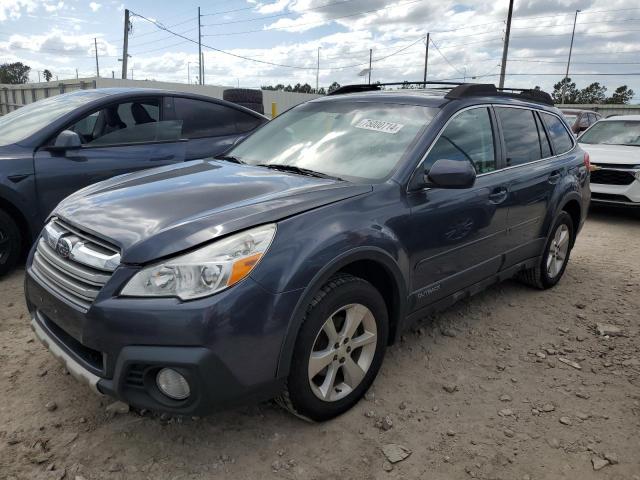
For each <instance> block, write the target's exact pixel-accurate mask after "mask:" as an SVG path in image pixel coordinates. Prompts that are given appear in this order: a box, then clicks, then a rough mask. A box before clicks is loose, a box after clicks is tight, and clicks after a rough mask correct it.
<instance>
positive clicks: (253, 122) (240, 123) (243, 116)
mask: <svg viewBox="0 0 640 480" xmlns="http://www.w3.org/2000/svg"><path fill="white" fill-rule="evenodd" d="M233 112H234V113H233V117H234V121H235V124H236V131H237V133H246V132H250V131H251V130H254V129H256V128H258V127H259V126H260V125H262V124H263V123H264V121H263V120H261V119H260V118H256V117H254V116H253V115H249V114H248V113H244V112H241V111H240V110H233Z"/></svg>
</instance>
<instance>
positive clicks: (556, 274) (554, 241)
mask: <svg viewBox="0 0 640 480" xmlns="http://www.w3.org/2000/svg"><path fill="white" fill-rule="evenodd" d="M574 235H575V232H574V227H573V219H572V218H571V216H570V215H569V214H568V213H567V212H564V211H563V212H561V213H560V215H558V217H557V218H556V221H555V222H554V224H553V228H552V229H551V234H550V236H549V238H548V239H547V243H546V245H545V249H544V253H543V255H542V259H541V261H540V263H539V264H538V265H537V266H536V267H534V268H530V269H528V270H525V271H524V272H522V273H521V274H520V279H521V280H522V281H524V282H525V283H528V284H529V285H532V286H534V287H536V288H540V289H547V288H551V287H553V286H554V285H556V284H557V283H558V282H559V281H560V279H561V278H562V275H563V274H564V271H565V269H566V268H567V263H568V262H569V255H570V254H571V249H572V248H573V242H574Z"/></svg>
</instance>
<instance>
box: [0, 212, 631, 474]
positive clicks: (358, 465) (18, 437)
mask: <svg viewBox="0 0 640 480" xmlns="http://www.w3.org/2000/svg"><path fill="white" fill-rule="evenodd" d="M639 239H640V216H638V215H635V214H633V213H624V212H616V211H596V212H592V214H591V216H590V218H589V220H588V222H587V224H586V225H585V228H584V230H583V232H582V233H581V235H580V237H579V239H578V242H577V244H576V247H575V249H574V251H573V253H572V258H571V262H570V264H569V267H568V269H567V272H566V275H565V277H564V279H563V280H562V282H561V283H560V284H559V285H558V286H557V287H556V288H555V289H553V290H550V291H545V292H540V291H536V290H532V289H530V288H528V287H526V286H523V285H520V284H518V283H516V282H507V283H504V284H502V285H499V286H496V287H494V288H491V289H490V290H488V291H486V292H484V293H482V294H480V295H478V296H476V297H474V298H472V299H469V300H467V301H464V302H461V303H459V304H458V305H456V306H454V307H453V308H450V309H449V310H447V311H446V312H444V313H442V314H440V315H437V316H436V317H434V318H431V319H426V320H425V321H424V322H421V323H420V324H419V325H417V326H416V328H415V329H414V330H413V331H412V332H408V333H406V334H405V335H404V336H403V340H402V341H401V342H400V343H399V344H397V345H396V346H394V347H392V348H391V349H390V350H388V354H387V358H386V359H385V362H384V365H383V367H382V370H381V372H380V375H379V377H378V379H377V380H376V382H375V383H374V386H373V388H372V389H371V391H370V392H369V393H368V394H367V397H366V400H363V401H362V402H360V403H359V404H358V405H357V406H356V407H355V408H354V409H353V410H352V411H350V412H349V413H347V414H346V415H343V416H342V417H340V418H338V419H336V420H334V421H331V422H328V423H325V424H319V425H311V424H308V423H305V422H302V421H300V420H298V419H296V418H294V417H292V416H290V415H289V414H287V413H285V412H284V411H282V410H280V409H279V408H277V407H275V406H274V405H272V404H261V405H258V406H253V407H245V408H239V409H237V410H233V411H226V412H220V413H218V414H216V415H213V416H210V417H207V418H203V419H191V418H165V417H164V416H162V417H161V416H158V415H153V414H151V413H143V414H141V413H140V412H130V413H113V412H108V411H107V409H106V407H107V406H108V405H109V404H110V403H112V402H111V401H110V400H109V399H102V400H101V399H100V398H98V397H96V396H94V395H93V394H92V393H91V392H90V391H89V390H88V389H87V388H86V387H83V386H82V385H80V384H78V383H77V382H76V381H74V380H73V379H72V378H71V377H70V376H69V375H66V374H65V372H64V371H63V369H62V367H61V366H60V365H59V364H58V363H57V362H56V360H54V359H53V357H52V356H51V355H50V354H49V353H48V352H47V351H46V350H45V349H44V347H42V346H41V345H40V344H39V343H38V342H37V341H36V340H34V336H33V334H32V332H31V330H30V329H29V327H28V315H27V312H26V308H25V307H24V301H23V297H22V279H23V272H22V271H16V272H14V273H13V274H12V275H10V276H9V277H8V278H5V279H3V280H1V281H0V392H1V395H2V396H1V397H0V478H2V479H4V478H14V477H15V478H25V479H27V478H28V479H32V478H49V479H61V478H67V479H80V480H81V479H82V478H85V479H94V478H95V479H99V478H109V479H111V478H115V479H118V478H127V479H138V478H140V479H146V478H153V479H164V478H171V479H201V478H202V479H204V478H213V477H215V478H229V479H256V478H262V479H267V478H285V479H297V478H300V479H332V478H334V479H351V478H353V479H364V478H367V479H369V478H376V479H377V478H382V479H387V478H389V479H393V478H409V479H414V478H415V479H417V478H438V479H449V478H456V479H457V478H504V479H527V478H529V479H543V478H544V479H556V478H558V479H560V478H562V479H575V478H580V479H590V478H620V479H634V480H636V479H638V480H640V436H639V435H638V431H640V430H639V429H640V342H639V339H640V249H639V247H640V243H639ZM598 323H600V324H603V325H606V326H609V327H616V328H617V329H618V330H617V333H615V335H607V336H603V335H601V334H600V333H599V332H598V326H597V324H598ZM600 327H602V325H601V326H600ZM601 332H602V330H601ZM613 332H616V330H615V329H614V330H613ZM392 462H395V463H392Z"/></svg>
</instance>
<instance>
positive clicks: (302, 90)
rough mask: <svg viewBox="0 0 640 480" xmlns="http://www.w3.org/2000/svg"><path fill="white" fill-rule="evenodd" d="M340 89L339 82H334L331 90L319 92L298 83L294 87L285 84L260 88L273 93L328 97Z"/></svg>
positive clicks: (322, 88)
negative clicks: (327, 95) (314, 94)
mask: <svg viewBox="0 0 640 480" xmlns="http://www.w3.org/2000/svg"><path fill="white" fill-rule="evenodd" d="M338 88H340V84H339V83H338V82H333V83H332V84H331V85H329V88H328V89H326V90H325V88H324V87H320V88H319V89H318V91H316V89H315V88H312V87H311V85H309V84H308V83H305V84H300V83H296V84H295V85H294V86H293V87H292V86H291V85H286V86H285V85H284V84H283V83H278V84H277V85H263V86H261V87H260V89H261V90H271V91H281V92H297V93H317V94H318V95H326V94H327V93H331V92H333V91H334V90H337V89H338Z"/></svg>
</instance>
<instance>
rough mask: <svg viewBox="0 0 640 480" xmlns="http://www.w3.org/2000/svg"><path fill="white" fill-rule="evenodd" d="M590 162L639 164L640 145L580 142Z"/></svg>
mask: <svg viewBox="0 0 640 480" xmlns="http://www.w3.org/2000/svg"><path fill="white" fill-rule="evenodd" d="M580 146H581V147H582V148H583V149H584V150H585V151H586V152H587V153H588V154H589V158H590V159H591V162H592V163H595V164H596V165H598V164H604V163H613V164H616V165H640V147H630V146H627V145H601V144H594V143H581V144H580Z"/></svg>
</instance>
